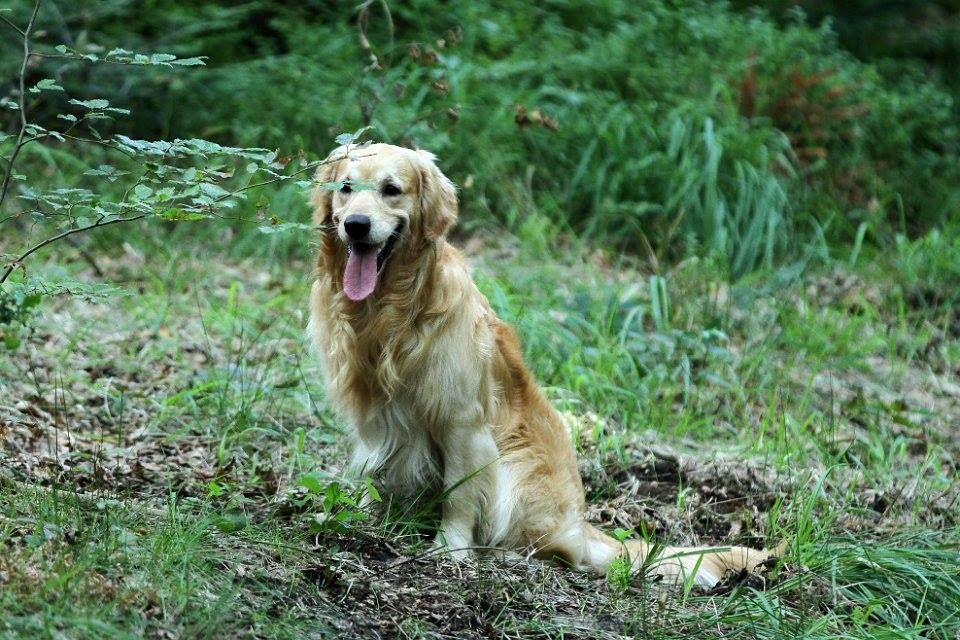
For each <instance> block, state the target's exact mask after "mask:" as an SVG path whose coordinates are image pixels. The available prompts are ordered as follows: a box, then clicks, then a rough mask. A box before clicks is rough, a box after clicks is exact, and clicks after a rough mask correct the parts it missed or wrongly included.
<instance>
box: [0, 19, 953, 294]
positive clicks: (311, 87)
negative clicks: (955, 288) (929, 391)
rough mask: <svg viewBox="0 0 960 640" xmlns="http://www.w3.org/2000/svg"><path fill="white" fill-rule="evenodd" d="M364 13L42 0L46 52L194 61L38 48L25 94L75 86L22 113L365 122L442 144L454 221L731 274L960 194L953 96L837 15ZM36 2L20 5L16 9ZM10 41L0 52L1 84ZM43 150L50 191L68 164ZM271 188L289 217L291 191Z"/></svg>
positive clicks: (291, 124)
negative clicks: (711, 258) (454, 192)
mask: <svg viewBox="0 0 960 640" xmlns="http://www.w3.org/2000/svg"><path fill="white" fill-rule="evenodd" d="M365 6H366V8H365V9H363V10H362V11H360V12H359V14H358V13H357V11H354V10H352V9H348V8H345V7H341V6H331V5H327V4H326V3H303V4H299V5H278V4H275V3H268V2H250V3H244V4H242V5H234V4H233V3H218V2H205V3H196V4H187V5H185V4H183V3H177V2H172V1H169V0H168V1H160V0H157V1H153V2H149V3H143V2H128V1H116V0H107V1H97V2H90V1H88V2H76V3H70V4H64V3H55V2H51V3H49V5H48V6H46V7H45V8H44V9H43V11H42V13H41V25H40V26H41V27H42V34H41V36H40V37H39V42H38V46H39V47H40V48H41V49H45V50H48V51H49V50H50V48H51V47H52V46H53V45H55V44H58V43H61V42H63V43H67V44H69V45H70V46H71V47H72V48H73V49H75V50H77V51H79V52H84V51H101V52H102V51H103V50H105V49H110V48H113V47H122V48H124V49H127V50H130V51H136V52H156V51H160V52H163V53H171V54H175V55H178V56H180V57H192V56H205V57H206V63H207V64H206V66H205V67H202V68H194V69H189V70H179V71H171V70H169V69H130V68H128V67H124V66H119V65H109V64H107V65H104V64H98V65H93V64H86V63H83V62H82V61H81V62H76V61H75V62H67V63H64V62H63V61H61V60H57V59H45V60H38V64H36V65H34V66H32V67H31V69H30V80H31V84H32V83H33V82H36V81H37V80H39V79H41V78H43V77H47V76H50V77H53V78H55V79H56V81H57V82H59V83H60V84H61V85H62V86H63V87H64V88H65V89H66V91H65V92H64V93H63V95H60V94H57V93H52V92H48V93H45V94H44V95H43V96H41V98H42V99H40V100H39V101H37V102H36V103H35V104H33V105H31V110H32V114H33V117H34V118H36V119H37V120H38V121H39V122H40V124H44V125H47V126H51V127H52V126H53V125H55V124H56V122H57V121H56V118H55V115H56V114H57V113H58V112H60V111H62V109H63V107H64V104H63V102H64V101H65V100H66V99H67V98H68V97H76V98H79V99H84V100H85V99H93V98H97V99H99V98H104V99H107V100H109V101H110V103H111V104H114V105H119V106H124V107H127V108H130V109H131V110H132V114H131V115H130V116H129V117H127V118H122V119H120V120H119V121H118V122H117V123H116V124H115V125H113V127H109V128H108V129H107V132H110V131H111V130H112V129H113V128H115V131H116V132H119V133H123V134H125V135H128V136H130V137H133V138H144V139H171V138H194V137H202V138H206V139H210V140H213V141H216V142H219V143H222V144H226V145H231V146H257V147H266V148H279V149H280V150H281V153H282V154H286V155H290V154H298V153H301V152H305V153H306V154H307V155H308V156H310V157H314V158H316V157H322V155H323V154H325V153H326V152H327V151H328V150H329V148H330V147H331V140H332V138H333V136H334V135H335V134H336V133H338V132H340V131H352V130H354V129H356V128H358V127H360V126H362V125H366V124H372V125H373V126H374V127H375V131H374V133H373V134H372V135H373V136H374V137H376V138H379V139H382V140H386V141H391V142H397V143H401V144H408V145H417V146H420V147H424V148H428V149H431V150H433V151H435V152H436V153H438V155H439V156H440V157H441V159H442V164H443V167H444V169H445V170H446V171H447V172H448V173H449V174H450V175H451V176H452V177H453V178H454V179H455V181H456V182H457V183H458V184H460V185H461V186H462V187H463V201H464V207H465V211H466V215H465V216H464V219H465V223H466V225H468V226H470V225H476V224H483V223H487V222H490V221H500V222H505V223H507V224H508V225H509V226H510V227H511V228H513V229H514V230H522V229H524V228H527V230H528V231H530V230H532V229H537V231H536V232H537V233H544V231H543V228H545V227H553V228H556V229H559V230H561V231H563V230H571V231H574V232H576V233H579V234H583V235H587V236H589V237H591V238H593V239H596V240H598V241H600V242H602V243H605V244H610V245H612V246H613V247H615V248H618V249H627V250H630V251H632V252H635V253H638V254H641V255H643V256H646V257H653V258H655V259H657V260H661V261H662V260H663V259H664V258H667V259H671V258H677V257H683V256H685V255H691V254H698V255H704V254H707V255H717V256H720V257H722V258H723V262H724V263H725V265H726V267H727V269H729V271H730V273H731V274H732V275H734V276H739V275H742V274H744V273H746V272H748V271H750V270H752V269H754V268H756V267H759V266H764V265H766V266H771V265H772V264H774V262H775V261H776V260H778V259H782V258H784V257H788V258H793V257H798V256H802V255H803V253H804V251H803V250H802V249H801V248H800V247H802V246H803V245H804V244H805V243H806V242H807V241H816V242H819V243H820V246H819V249H820V251H821V253H822V252H823V251H824V250H825V246H824V245H823V241H824V240H826V241H827V242H828V243H833V242H836V241H841V242H849V241H852V240H853V239H854V238H855V237H856V236H857V234H858V232H859V233H860V234H863V233H864V232H866V238H867V242H868V243H880V244H881V245H884V244H891V243H892V234H893V233H897V232H903V233H909V234H919V233H922V232H924V231H926V230H927V229H929V228H931V227H936V226H939V225H942V224H944V223H945V222H947V221H948V220H949V219H950V217H951V216H952V215H954V214H955V212H956V210H957V207H958V204H960V190H958V189H957V188H956V187H955V185H956V184H958V182H960V163H958V162H957V159H958V151H960V132H958V129H957V127H956V125H955V118H954V117H953V114H954V110H953V100H952V97H951V95H950V93H949V91H948V90H947V89H945V88H944V87H943V86H942V85H941V84H939V83H938V82H937V81H936V80H929V79H926V78H924V76H923V74H922V73H920V72H919V71H918V70H917V68H912V69H911V68H907V67H900V69H901V72H899V73H898V74H897V75H896V76H895V77H893V76H891V75H890V74H884V73H881V72H879V71H878V70H877V69H876V68H874V67H873V66H871V65H869V64H866V63H862V62H859V61H857V60H856V59H855V58H853V57H852V56H851V55H849V54H848V53H846V52H845V51H844V50H843V49H841V47H840V46H839V44H838V42H837V38H836V37H835V35H834V34H833V32H832V31H831V30H830V27H829V26H822V27H810V26H806V24H804V23H803V21H797V20H787V21H786V22H784V23H780V24H778V23H777V22H776V21H774V20H773V19H771V18H769V17H766V16H765V15H764V14H761V13H756V12H751V11H745V12H743V13H735V12H733V11H732V10H731V8H730V7H729V6H728V5H726V4H724V3H716V2H702V1H697V0H684V1H682V2H664V1H662V0H649V1H647V2H640V3H626V2H620V1H614V0H607V1H605V2H599V3H591V4H590V7H589V9H586V8H584V7H583V6H581V5H580V4H579V3H575V2H565V1H560V0H551V1H549V2H545V3H535V4H529V3H507V4H495V3H487V2H462V3H453V4H452V5H450V6H449V7H446V8H445V9H444V10H443V11H437V10H436V7H435V5H434V3H432V2H424V1H421V2H413V3H403V4H398V5H396V6H393V5H390V6H389V12H387V11H385V10H384V5H382V4H380V3H367V4H366V5H365ZM28 10H29V6H28V3H27V2H26V1H25V0H20V1H19V2H17V3H14V11H13V12H11V14H10V15H11V19H13V20H17V19H22V18H23V16H24V15H26V14H27V13H28ZM361 34H362V36H361ZM364 43H366V47H365V46H364ZM16 45H17V43H16V41H15V39H9V40H7V41H5V44H4V46H3V49H2V50H3V55H2V57H0V60H2V63H0V71H2V74H3V76H4V77H7V78H11V79H12V78H13V76H14V75H15V71H16V68H15V67H16V65H15V63H16V55H15V53H16ZM58 101H59V102H58ZM56 151H58V150H57V149H54V150H51V151H50V154H55V153H56ZM39 155H40V154H37V155H35V156H33V157H32V160H33V161H34V162H36V163H37V165H36V169H37V171H38V172H40V173H41V174H43V175H50V174H51V171H53V174H52V175H53V179H54V180H56V181H67V180H68V179H69V177H70V175H71V174H72V172H73V171H75V168H74V167H76V162H69V163H68V162H65V161H60V162H58V163H57V165H56V168H55V169H54V168H53V167H51V156H50V155H47V156H46V157H38V156H39ZM53 157H57V158H60V157H61V156H53ZM64 160H65V159H64ZM265 197H266V198H267V199H268V200H269V201H271V202H273V203H274V204H275V205H279V206H281V207H282V208H283V209H284V211H283V213H284V214H286V215H281V216H280V217H281V218H284V219H286V218H287V217H288V216H289V215H290V206H291V201H292V200H294V201H295V200H296V199H297V197H296V194H294V195H284V194H282V193H280V192H278V191H277V190H273V191H272V192H270V193H268V194H267V195H266V196H265ZM261 209H262V206H261ZM294 211H299V213H297V214H296V215H298V216H305V212H303V211H302V208H301V209H298V208H296V207H295V208H294ZM545 233H546V234H547V236H553V235H554V232H553V231H546V232H545Z"/></svg>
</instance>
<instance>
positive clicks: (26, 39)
mask: <svg viewBox="0 0 960 640" xmlns="http://www.w3.org/2000/svg"><path fill="white" fill-rule="evenodd" d="M40 2H41V0H37V2H36V4H34V5H33V13H32V14H30V22H28V23H27V28H26V29H24V30H23V31H20V33H21V34H22V35H23V62H22V63H21V64H20V96H19V98H18V104H19V107H20V131H19V132H18V133H17V143H16V144H15V145H14V146H13V151H11V152H10V159H9V160H7V174H6V175H5V176H4V177H3V186H2V187H0V207H2V206H3V201H4V200H6V198H7V189H8V188H9V187H10V178H12V177H13V163H14V161H15V160H16V159H17V155H18V154H19V153H20V149H22V148H23V136H24V134H26V132H27V105H26V102H27V99H26V93H27V91H26V87H25V86H24V83H25V82H26V77H27V63H28V62H29V61H30V32H31V31H32V30H33V23H34V22H35V21H36V19H37V13H38V12H39V11H40ZM8 22H9V21H8ZM17 30H18V31H19V29H17ZM4 279H5V278H4ZM0 282H3V280H0Z"/></svg>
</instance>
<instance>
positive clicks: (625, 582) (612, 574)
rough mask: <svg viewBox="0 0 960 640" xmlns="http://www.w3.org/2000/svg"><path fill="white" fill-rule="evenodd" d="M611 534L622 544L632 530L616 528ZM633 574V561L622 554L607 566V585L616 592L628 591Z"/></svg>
mask: <svg viewBox="0 0 960 640" xmlns="http://www.w3.org/2000/svg"><path fill="white" fill-rule="evenodd" d="M610 535H611V536H612V537H613V538H614V539H615V540H616V541H617V542H619V543H620V544H621V545H623V544H624V542H625V541H626V540H627V538H629V537H630V535H631V532H630V530H628V529H622V528H619V527H618V528H616V529H614V530H613V531H611V532H610ZM632 576H633V562H632V561H631V560H630V557H629V556H627V555H622V556H620V557H618V558H616V559H614V561H613V562H611V563H610V566H609V567H607V586H608V587H610V590H611V591H613V592H614V593H619V594H622V593H626V591H627V589H628V588H630V579H631V578H632Z"/></svg>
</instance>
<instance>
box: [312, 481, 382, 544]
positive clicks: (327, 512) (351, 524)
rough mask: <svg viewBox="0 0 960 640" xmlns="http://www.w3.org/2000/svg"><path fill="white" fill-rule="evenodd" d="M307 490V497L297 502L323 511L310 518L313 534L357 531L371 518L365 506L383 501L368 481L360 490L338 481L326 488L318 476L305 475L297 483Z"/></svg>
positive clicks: (364, 482) (328, 484) (363, 483)
mask: <svg viewBox="0 0 960 640" xmlns="http://www.w3.org/2000/svg"><path fill="white" fill-rule="evenodd" d="M298 484H299V485H300V486H301V487H303V488H304V489H306V492H307V493H306V496H305V497H304V498H302V499H300V500H298V501H297V504H298V506H301V507H307V508H309V507H311V506H312V507H319V508H320V512H319V513H315V514H313V515H312V516H311V518H310V531H311V532H313V533H321V532H324V531H332V532H335V533H343V532H346V531H349V530H350V529H353V528H355V527H356V526H357V525H359V524H360V523H362V522H365V521H366V520H367V518H368V517H369V514H367V512H366V511H364V505H365V504H366V503H369V502H377V503H379V502H380V500H381V499H380V492H379V491H377V488H376V487H375V486H374V485H373V482H372V481H371V480H370V479H369V478H366V479H364V481H363V482H362V483H361V484H360V486H358V487H354V488H350V487H347V486H345V485H343V484H342V483H340V482H339V481H336V480H334V481H332V482H329V483H327V484H326V485H324V484H323V483H322V482H321V481H320V479H319V478H318V477H317V476H316V475H305V476H303V477H301V478H300V481H299V483H298Z"/></svg>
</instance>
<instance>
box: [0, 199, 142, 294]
mask: <svg viewBox="0 0 960 640" xmlns="http://www.w3.org/2000/svg"><path fill="white" fill-rule="evenodd" d="M146 217H147V214H146V213H141V214H139V215H136V216H130V217H129V218H114V219H113V220H107V221H106V222H104V221H103V220H97V221H96V222H94V223H93V224H88V225H87V226H85V227H77V228H76V229H67V230H66V231H64V232H63V233H59V234H57V235H55V236H53V237H52V238H47V239H46V240H44V241H43V242H40V243H38V244H35V245H33V246H32V247H30V248H29V249H27V251H26V252H24V253H23V255H21V256H20V257H19V258H17V259H16V260H14V261H12V262H11V263H10V264H8V265H7V268H6V269H5V270H4V272H3V275H0V284H3V283H4V282H6V280H7V278H8V277H9V276H10V274H11V273H13V270H14V269H16V268H17V266H18V265H19V264H21V263H22V262H23V261H24V260H26V259H27V258H29V257H30V254H32V253H33V252H35V251H39V250H40V249H42V248H44V247H45V246H47V245H48V244H52V243H54V242H56V241H57V240H61V239H63V238H66V237H67V236H72V235H73V234H75V233H80V232H81V231H89V230H90V229H94V228H97V227H106V226H109V225H111V224H117V223H120V222H133V221H134V220H140V219H142V218H146Z"/></svg>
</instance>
